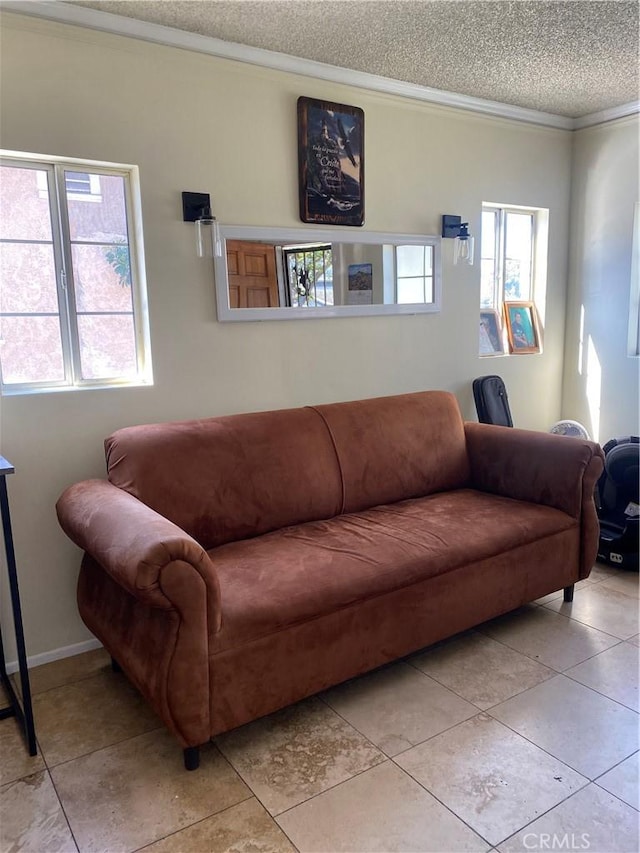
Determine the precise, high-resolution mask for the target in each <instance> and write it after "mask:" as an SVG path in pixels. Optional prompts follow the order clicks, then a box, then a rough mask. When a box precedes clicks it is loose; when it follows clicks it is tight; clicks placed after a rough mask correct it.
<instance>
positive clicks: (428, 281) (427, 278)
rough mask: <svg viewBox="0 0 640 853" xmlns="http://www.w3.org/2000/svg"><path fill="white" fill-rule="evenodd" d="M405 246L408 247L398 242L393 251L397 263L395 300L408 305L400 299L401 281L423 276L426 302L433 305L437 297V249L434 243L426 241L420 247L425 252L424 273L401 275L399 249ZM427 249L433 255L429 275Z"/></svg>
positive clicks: (398, 303)
mask: <svg viewBox="0 0 640 853" xmlns="http://www.w3.org/2000/svg"><path fill="white" fill-rule="evenodd" d="M404 248H406V247H405V246H404V245H402V244H398V245H396V246H394V247H393V250H394V251H393V261H394V264H395V275H394V286H395V293H394V302H395V303H396V305H406V304H407V303H403V302H400V301H399V299H398V291H399V290H400V282H401V281H404V279H406V278H421V279H422V294H423V298H424V304H425V305H432V304H433V302H434V301H435V298H436V287H435V249H434V247H433V245H432V244H428V243H425V244H424V245H422V246H420V248H421V249H422V252H423V269H424V270H425V271H424V272H423V273H422V275H413V276H408V275H403V276H401V275H398V249H404ZM427 251H429V253H430V255H431V274H430V275H428V274H427V272H426V254H427ZM427 286H428V287H429V289H430V291H431V299H430V300H427V298H426V293H427Z"/></svg>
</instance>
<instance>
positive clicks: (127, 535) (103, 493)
mask: <svg viewBox="0 0 640 853" xmlns="http://www.w3.org/2000/svg"><path fill="white" fill-rule="evenodd" d="M56 511H57V514H58V520H59V522H60V525H61V527H62V529H63V530H64V532H65V533H66V534H67V536H68V537H69V538H70V539H71V540H72V541H73V542H75V544H76V545H78V546H79V547H80V548H82V549H83V550H84V551H85V552H86V553H87V554H89V555H90V556H91V557H93V559H94V560H96V561H97V562H98V563H99V564H100V565H101V566H102V568H103V569H104V570H105V571H107V572H108V573H109V575H110V576H111V577H112V578H113V579H114V580H115V581H116V582H117V583H118V584H120V586H122V587H123V588H124V589H126V590H127V592H129V593H130V594H131V595H133V596H134V597H135V598H136V599H137V600H138V601H140V602H141V603H143V604H146V605H148V606H149V607H154V608H160V609H163V610H170V609H172V608H173V607H174V603H173V601H172V600H171V596H170V594H169V595H167V592H168V590H169V589H170V587H171V584H165V586H164V587H163V584H162V573H163V569H165V567H167V566H168V565H169V564H171V563H175V562H176V561H181V562H183V563H187V564H189V565H190V566H192V567H193V568H194V569H195V570H196V572H197V573H198V574H199V575H200V576H201V577H202V579H203V581H204V583H205V587H206V590H207V611H208V613H207V616H208V621H209V630H210V631H211V632H215V631H217V630H219V628H220V621H221V609H220V587H219V584H218V578H217V575H216V572H215V569H214V566H213V564H212V562H211V560H210V559H209V557H208V555H207V553H206V551H205V550H204V549H203V548H202V547H201V546H200V545H199V544H198V543H197V542H196V541H195V539H193V538H192V537H191V536H189V535H188V534H186V533H185V532H184V531H183V530H182V529H181V528H180V527H178V526H177V525H176V524H174V523H173V522H171V521H169V520H168V519H167V518H164V517H163V516H161V515H159V513H157V512H155V511H154V510H152V509H151V508H150V507H148V506H147V505H146V504H144V503H142V502H141V501H139V500H138V499H137V498H135V497H134V496H133V495H130V494H129V493H128V492H125V491H123V490H122V489H119V488H118V487H117V486H114V485H112V484H111V483H109V482H107V481H106V480H85V481H84V482H81V483H76V484H75V485H73V486H70V487H69V488H68V489H66V490H65V491H64V492H63V493H62V495H61V496H60V498H59V499H58V502H57V504H56ZM167 580H168V578H167Z"/></svg>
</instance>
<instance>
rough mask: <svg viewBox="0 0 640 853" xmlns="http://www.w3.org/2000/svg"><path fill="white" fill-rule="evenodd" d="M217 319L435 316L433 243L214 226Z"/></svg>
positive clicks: (436, 250)
mask: <svg viewBox="0 0 640 853" xmlns="http://www.w3.org/2000/svg"><path fill="white" fill-rule="evenodd" d="M222 235H223V237H224V238H225V240H224V242H225V252H223V257H222V258H220V259H216V282H217V296H218V315H219V319H221V320H261V319H294V318H299V317H320V316H331V317H336V316H354V315H366V314H408V313H412V314H415V313H423V312H433V311H439V310H440V239H439V238H438V237H425V236H421V235H402V234H377V233H373V232H364V233H363V232H360V233H359V234H358V235H357V238H356V239H354V236H353V232H347V231H341V230H336V231H317V230H315V229H314V230H309V229H279V228H251V227H242V226H237V227H231V226H227V227H225V228H222Z"/></svg>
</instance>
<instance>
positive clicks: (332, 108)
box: [298, 98, 364, 226]
mask: <svg viewBox="0 0 640 853" xmlns="http://www.w3.org/2000/svg"><path fill="white" fill-rule="evenodd" d="M298 181H299V195H300V219H301V220H302V221H303V222H320V223H323V224H325V225H357V226H360V225H363V224H364V112H363V110H361V109H360V108H359V107H350V106H347V105H346V104H335V103H332V102H331V101H318V100H315V99H313V98H298Z"/></svg>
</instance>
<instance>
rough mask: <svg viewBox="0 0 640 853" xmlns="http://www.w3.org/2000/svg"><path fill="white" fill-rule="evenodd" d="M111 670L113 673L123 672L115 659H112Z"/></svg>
mask: <svg viewBox="0 0 640 853" xmlns="http://www.w3.org/2000/svg"><path fill="white" fill-rule="evenodd" d="M111 669H112V670H113V672H122V667H121V666H120V664H119V663H118V661H117V660H116V659H115V658H111Z"/></svg>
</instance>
